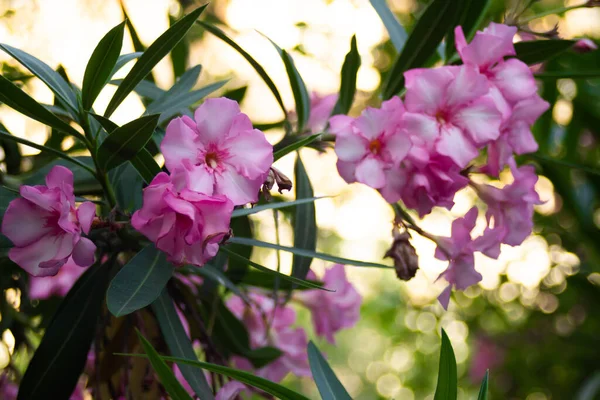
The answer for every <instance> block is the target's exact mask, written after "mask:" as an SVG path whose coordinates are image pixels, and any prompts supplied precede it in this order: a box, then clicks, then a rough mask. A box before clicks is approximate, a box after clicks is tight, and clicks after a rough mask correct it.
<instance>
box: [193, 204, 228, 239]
mask: <svg viewBox="0 0 600 400" xmlns="http://www.w3.org/2000/svg"><path fill="white" fill-rule="evenodd" d="M196 204H197V207H199V208H200V211H201V213H202V217H203V219H204V227H203V233H204V238H206V237H207V236H212V235H215V234H219V233H227V232H228V231H229V221H230V219H231V213H232V212H233V203H232V202H231V201H230V200H229V199H228V198H226V197H224V196H213V197H206V199H205V200H203V201H200V202H198V203H196Z"/></svg>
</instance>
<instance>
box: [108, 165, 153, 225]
mask: <svg viewBox="0 0 600 400" xmlns="http://www.w3.org/2000/svg"><path fill="white" fill-rule="evenodd" d="M108 178H109V181H110V184H111V185H112V187H113V188H114V191H115V197H116V198H117V206H119V209H120V210H122V211H126V212H128V213H130V214H131V213H133V212H134V211H136V210H139V209H140V208H142V185H143V183H144V179H142V177H141V175H140V173H138V171H137V170H136V169H135V168H134V167H133V166H132V165H131V163H129V162H126V163H123V164H121V165H119V166H118V167H117V168H115V169H113V170H112V171H110V172H109V173H108Z"/></svg>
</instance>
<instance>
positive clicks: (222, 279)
mask: <svg viewBox="0 0 600 400" xmlns="http://www.w3.org/2000/svg"><path fill="white" fill-rule="evenodd" d="M185 270H187V271H188V272H190V273H192V274H195V275H200V276H202V277H204V278H206V279H210V280H212V281H214V282H217V283H218V284H219V285H221V286H223V287H226V288H227V289H229V290H231V292H233V293H234V294H235V295H236V296H239V297H240V298H242V299H243V300H244V301H246V302H250V299H249V298H248V296H246V294H245V293H244V292H242V291H241V290H240V288H238V287H237V286H236V285H235V283H233V282H232V281H231V280H230V279H229V278H228V277H227V275H225V273H224V272H223V271H222V270H220V269H219V268H217V267H215V266H213V265H211V264H204V265H203V266H202V267H201V268H198V267H196V266H193V265H190V266H187V267H186V268H185Z"/></svg>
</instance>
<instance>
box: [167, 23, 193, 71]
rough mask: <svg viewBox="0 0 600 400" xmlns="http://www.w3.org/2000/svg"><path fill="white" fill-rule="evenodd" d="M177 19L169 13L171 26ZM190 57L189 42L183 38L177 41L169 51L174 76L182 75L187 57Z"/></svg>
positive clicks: (186, 63) (185, 67)
mask: <svg viewBox="0 0 600 400" xmlns="http://www.w3.org/2000/svg"><path fill="white" fill-rule="evenodd" d="M176 21H177V19H176V18H175V17H173V16H171V15H169V26H172V25H173V24H174V23H175V22H176ZM189 57H190V44H189V41H188V40H186V39H185V38H184V39H183V40H182V41H181V42H179V43H177V45H176V46H175V47H173V50H172V51H171V64H172V65H173V75H174V76H175V77H179V76H182V75H183V74H184V73H185V71H186V69H187V65H188V59H189Z"/></svg>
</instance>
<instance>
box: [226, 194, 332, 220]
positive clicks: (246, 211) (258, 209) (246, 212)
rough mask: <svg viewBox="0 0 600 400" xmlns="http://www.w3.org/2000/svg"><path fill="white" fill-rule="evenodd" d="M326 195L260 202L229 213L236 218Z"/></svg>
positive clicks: (305, 202)
mask: <svg viewBox="0 0 600 400" xmlns="http://www.w3.org/2000/svg"><path fill="white" fill-rule="evenodd" d="M326 197H327V196H322V197H310V198H307V199H299V200H293V201H282V202H280V203H267V204H261V205H259V206H254V207H252V208H238V209H237V210H233V214H232V215H231V218H237V217H243V216H245V215H252V214H256V213H259V212H261V211H265V210H279V209H282V208H287V207H294V206H297V205H300V204H307V203H312V202H314V201H316V200H319V199H324V198H326Z"/></svg>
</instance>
